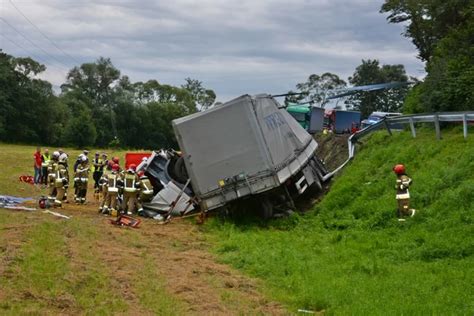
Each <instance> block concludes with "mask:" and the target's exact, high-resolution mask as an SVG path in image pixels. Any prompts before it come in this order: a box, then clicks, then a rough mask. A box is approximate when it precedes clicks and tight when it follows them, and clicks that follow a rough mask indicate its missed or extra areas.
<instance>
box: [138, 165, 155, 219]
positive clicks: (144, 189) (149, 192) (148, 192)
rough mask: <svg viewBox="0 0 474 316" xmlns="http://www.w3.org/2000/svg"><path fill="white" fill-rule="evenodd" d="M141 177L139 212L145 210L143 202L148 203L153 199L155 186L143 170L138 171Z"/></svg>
mask: <svg viewBox="0 0 474 316" xmlns="http://www.w3.org/2000/svg"><path fill="white" fill-rule="evenodd" d="M138 177H139V179H140V191H139V197H138V203H137V208H138V211H137V213H138V214H140V213H141V212H143V203H148V202H150V201H151V200H152V199H153V186H152V185H151V182H150V179H148V177H147V176H146V175H145V173H144V172H143V171H140V172H139V173H138Z"/></svg>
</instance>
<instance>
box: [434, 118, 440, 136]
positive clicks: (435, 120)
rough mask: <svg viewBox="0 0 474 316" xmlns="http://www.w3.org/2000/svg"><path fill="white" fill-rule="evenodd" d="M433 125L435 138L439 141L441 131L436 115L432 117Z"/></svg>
mask: <svg viewBox="0 0 474 316" xmlns="http://www.w3.org/2000/svg"><path fill="white" fill-rule="evenodd" d="M434 124H435V130H436V138H437V139H438V140H439V139H441V130H440V128H439V117H438V113H436V114H435V115H434Z"/></svg>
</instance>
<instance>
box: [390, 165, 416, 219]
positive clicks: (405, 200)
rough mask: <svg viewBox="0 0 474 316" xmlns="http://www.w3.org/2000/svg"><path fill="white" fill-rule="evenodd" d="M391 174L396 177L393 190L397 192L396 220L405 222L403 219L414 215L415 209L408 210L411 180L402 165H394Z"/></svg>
mask: <svg viewBox="0 0 474 316" xmlns="http://www.w3.org/2000/svg"><path fill="white" fill-rule="evenodd" d="M393 172H395V174H396V175H397V182H396V185H395V189H396V190H397V194H396V197H395V198H396V199H397V203H398V212H397V215H398V220H399V221H405V219H404V217H406V216H413V215H415V212H416V211H415V209H411V208H410V192H409V191H408V188H409V187H410V185H411V183H412V180H411V178H410V177H409V176H408V175H407V174H406V172H405V166H404V165H402V164H398V165H395V166H394V167H393Z"/></svg>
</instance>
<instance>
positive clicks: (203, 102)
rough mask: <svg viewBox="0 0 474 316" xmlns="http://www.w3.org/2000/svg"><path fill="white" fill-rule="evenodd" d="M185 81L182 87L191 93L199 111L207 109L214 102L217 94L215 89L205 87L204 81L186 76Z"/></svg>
mask: <svg viewBox="0 0 474 316" xmlns="http://www.w3.org/2000/svg"><path fill="white" fill-rule="evenodd" d="M185 81H186V83H185V84H184V85H182V86H181V88H183V89H185V90H187V91H189V93H191V96H192V97H193V99H194V101H195V103H196V108H197V109H198V110H199V111H203V110H206V109H207V108H209V107H210V106H211V105H212V104H213V103H214V101H215V100H216V94H215V92H214V91H213V90H210V89H206V88H204V87H203V86H202V82H201V81H199V80H196V79H191V78H186V79H185Z"/></svg>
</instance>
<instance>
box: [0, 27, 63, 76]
mask: <svg viewBox="0 0 474 316" xmlns="http://www.w3.org/2000/svg"><path fill="white" fill-rule="evenodd" d="M0 35H1V36H2V37H3V38H5V39H6V40H7V41H9V42H10V43H12V44H13V45H15V46H16V47H18V48H19V49H21V50H23V51H25V52H26V53H27V54H28V55H30V56H33V57H35V58H36V59H38V60H39V61H40V62H42V63H43V64H47V61H46V60H44V59H43V58H41V57H39V56H38V55H36V54H34V53H32V52H31V51H30V50H28V49H26V48H25V47H23V46H22V45H20V44H18V43H16V42H15V41H13V40H12V39H11V38H8V37H7V36H5V34H2V33H1V32H0ZM50 66H51V67H54V68H56V69H58V70H60V71H62V70H63V69H61V68H59V67H57V66H56V65H50Z"/></svg>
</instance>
